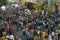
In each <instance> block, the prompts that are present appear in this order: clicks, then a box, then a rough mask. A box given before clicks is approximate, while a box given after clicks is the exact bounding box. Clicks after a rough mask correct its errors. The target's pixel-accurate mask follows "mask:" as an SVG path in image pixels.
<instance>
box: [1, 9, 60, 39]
mask: <svg viewBox="0 0 60 40" xmlns="http://www.w3.org/2000/svg"><path fill="white" fill-rule="evenodd" d="M4 39H6V40H60V14H59V13H58V12H52V13H50V12H46V11H44V12H43V11H41V12H40V13H38V12H35V11H33V10H32V11H29V12H27V11H26V10H24V9H20V8H13V9H10V8H7V9H6V10H5V11H3V10H1V9H0V40H4Z"/></svg>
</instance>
